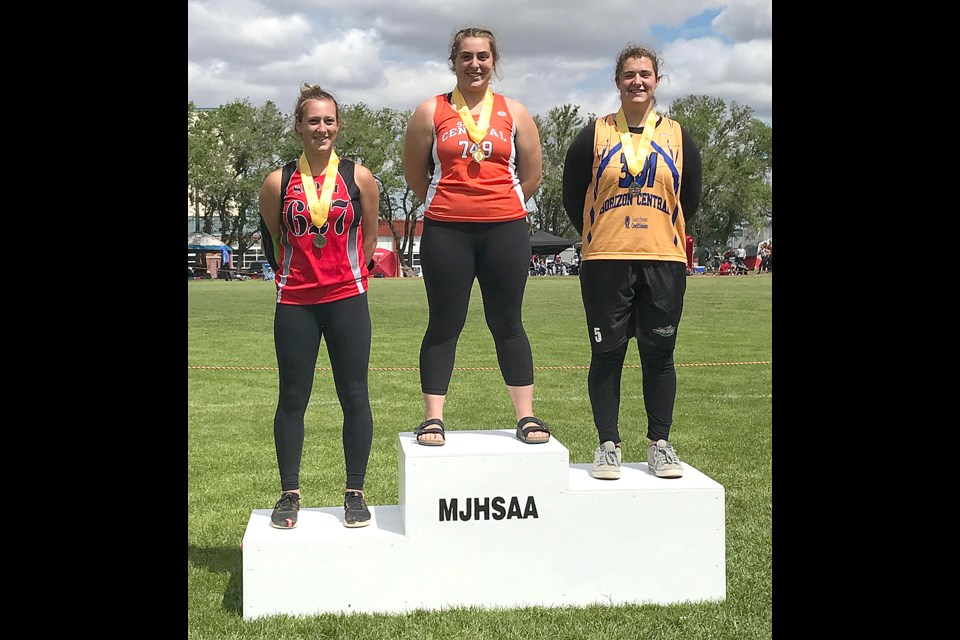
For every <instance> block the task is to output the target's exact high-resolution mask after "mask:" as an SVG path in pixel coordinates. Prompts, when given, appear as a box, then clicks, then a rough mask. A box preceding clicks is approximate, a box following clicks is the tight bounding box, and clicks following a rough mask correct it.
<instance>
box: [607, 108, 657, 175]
mask: <svg viewBox="0 0 960 640" xmlns="http://www.w3.org/2000/svg"><path fill="white" fill-rule="evenodd" d="M657 117H658V116H657V112H656V111H654V110H653V109H650V115H648V116H647V123H646V124H645V125H643V134H642V135H641V136H640V143H639V144H638V145H637V146H636V148H634V146H633V134H632V133H630V128H629V127H627V118H626V116H624V115H623V107H620V109H619V110H618V111H617V118H616V119H617V131H618V132H619V133H620V143H621V144H622V145H623V157H624V158H626V160H627V169H629V170H630V173H631V174H632V175H633V178H634V180H636V178H637V176H639V175H640V172H641V171H643V164H644V163H645V162H646V161H647V156H648V155H649V154H650V142H651V141H652V140H653V129H654V128H655V127H656V126H657Z"/></svg>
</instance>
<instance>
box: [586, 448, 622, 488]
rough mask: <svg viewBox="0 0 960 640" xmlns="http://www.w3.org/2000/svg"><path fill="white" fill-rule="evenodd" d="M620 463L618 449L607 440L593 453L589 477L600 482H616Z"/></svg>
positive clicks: (620, 458) (620, 456)
mask: <svg viewBox="0 0 960 640" xmlns="http://www.w3.org/2000/svg"><path fill="white" fill-rule="evenodd" d="M622 461H623V454H621V453H620V447H618V446H617V445H615V444H613V441H611V440H607V441H606V442H604V443H603V444H601V445H600V446H599V447H597V450H596V451H594V452H593V469H591V470H590V475H592V476H593V477H594V478H599V479H600V480H618V479H619V478H620V463H621V462H622Z"/></svg>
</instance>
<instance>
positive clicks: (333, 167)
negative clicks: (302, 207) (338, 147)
mask: <svg viewBox="0 0 960 640" xmlns="http://www.w3.org/2000/svg"><path fill="white" fill-rule="evenodd" d="M338 166H340V157H339V156H338V155H337V152H336V151H334V150H333V149H331V150H330V160H329V161H327V171H326V173H325V174H324V176H323V190H322V191H321V192H320V199H319V200H317V184H316V183H315V182H314V181H313V171H312V170H311V169H310V161H309V160H307V154H306V153H301V154H300V179H301V180H302V181H303V192H304V193H305V194H306V196H307V208H309V209H310V219H311V220H312V221H313V224H314V225H315V226H316V227H317V228H318V229H319V228H320V227H322V226H323V225H324V223H326V221H327V214H329V213H330V200H331V199H332V198H333V187H334V185H335V184H336V183H337V167H338Z"/></svg>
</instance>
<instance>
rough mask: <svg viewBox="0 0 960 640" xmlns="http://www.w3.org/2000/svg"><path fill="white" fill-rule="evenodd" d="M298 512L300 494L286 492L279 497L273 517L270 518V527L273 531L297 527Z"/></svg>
mask: <svg viewBox="0 0 960 640" xmlns="http://www.w3.org/2000/svg"><path fill="white" fill-rule="evenodd" d="M298 511H300V494H299V493H294V492H293V491H287V492H285V493H282V494H281V495H280V499H279V500H277V504H276V506H274V507H273V515H271V516H270V526H271V527H273V528H275V529H293V528H294V527H295V526H297V512H298Z"/></svg>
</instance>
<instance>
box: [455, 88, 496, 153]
mask: <svg viewBox="0 0 960 640" xmlns="http://www.w3.org/2000/svg"><path fill="white" fill-rule="evenodd" d="M453 106H454V107H456V109H457V112H458V113H459V114H460V119H461V120H463V124H464V126H465V127H466V128H467V133H469V134H470V139H471V140H473V141H474V142H476V143H477V144H478V145H479V144H480V143H481V142H483V139H484V138H486V137H487V131H489V130H490V114H491V113H493V92H492V91H490V87H487V93H486V94H485V95H484V96H483V106H482V107H481V108H480V118H479V119H478V120H477V121H476V122H474V121H473V115H472V114H471V113H470V108H469V107H467V101H466V100H464V99H463V94H462V93H460V87H455V88H454V90H453Z"/></svg>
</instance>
